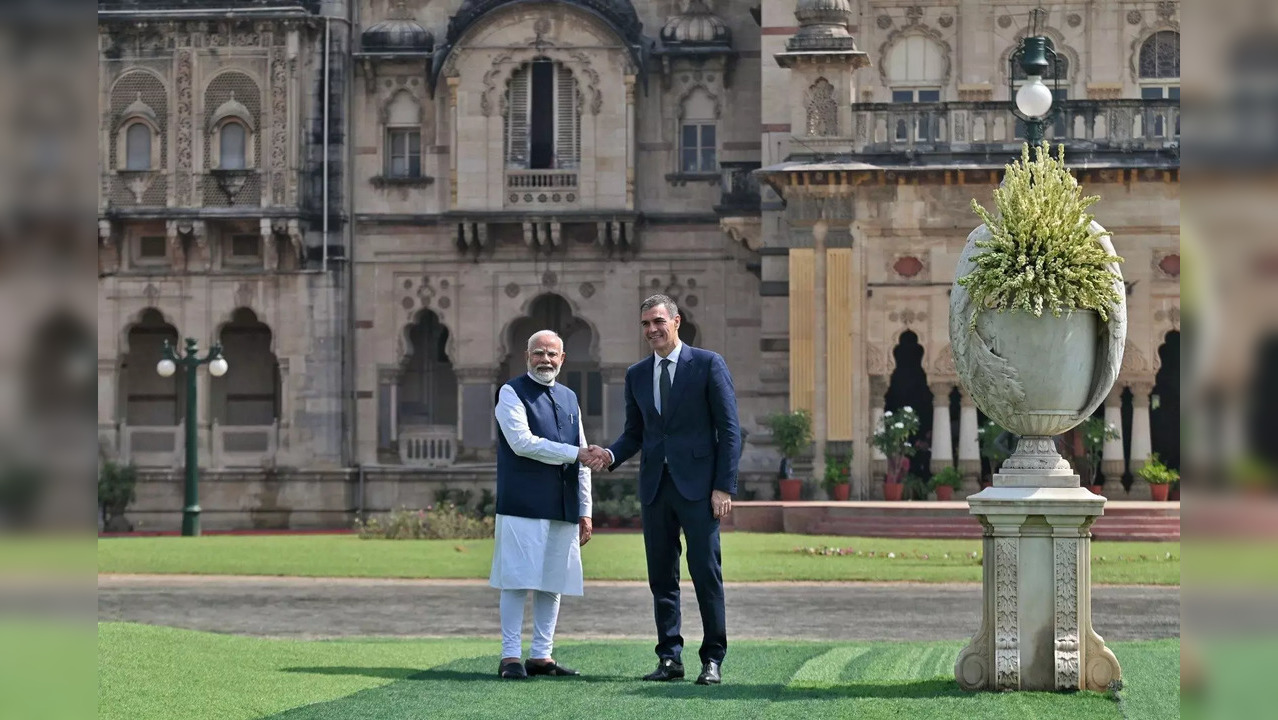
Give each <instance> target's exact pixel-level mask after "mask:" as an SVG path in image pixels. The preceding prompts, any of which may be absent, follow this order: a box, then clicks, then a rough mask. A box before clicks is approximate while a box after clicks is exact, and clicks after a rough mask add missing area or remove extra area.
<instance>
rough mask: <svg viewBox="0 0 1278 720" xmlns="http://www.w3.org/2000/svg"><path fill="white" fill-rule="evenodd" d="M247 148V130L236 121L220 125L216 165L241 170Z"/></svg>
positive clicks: (225, 168)
mask: <svg viewBox="0 0 1278 720" xmlns="http://www.w3.org/2000/svg"><path fill="white" fill-rule="evenodd" d="M247 149H248V130H247V129H245V127H244V126H243V125H241V124H240V123H238V122H228V123H226V124H224V125H222V129H221V132H219V133H218V167H219V168H221V169H222V170H243V169H244V168H245V166H246V164H245V157H246V156H247V154H248V153H247Z"/></svg>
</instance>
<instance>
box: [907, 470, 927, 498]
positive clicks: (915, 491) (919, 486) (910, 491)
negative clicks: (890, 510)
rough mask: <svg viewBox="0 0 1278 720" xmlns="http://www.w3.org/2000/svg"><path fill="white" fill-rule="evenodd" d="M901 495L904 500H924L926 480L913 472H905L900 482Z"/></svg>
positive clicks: (925, 496)
mask: <svg viewBox="0 0 1278 720" xmlns="http://www.w3.org/2000/svg"><path fill="white" fill-rule="evenodd" d="M901 486H902V497H904V499H906V500H926V499H927V490H928V482H927V481H926V480H924V479H923V478H921V477H919V476H918V475H915V474H914V473H907V474H906V475H905V481H904V482H903V483H901Z"/></svg>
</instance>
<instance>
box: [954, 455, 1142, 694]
mask: <svg viewBox="0 0 1278 720" xmlns="http://www.w3.org/2000/svg"><path fill="white" fill-rule="evenodd" d="M1026 440H1031V438H1025V439H1024V440H1023V441H1022V443H1021V446H1018V448H1017V455H1021V456H1022V458H1021V459H1022V460H1023V461H1024V462H1023V463H1022V464H1023V465H1026V466H1031V465H1037V466H1038V467H1037V468H1032V467H1016V465H1017V463H1015V462H1014V460H1015V459H1016V455H1014V456H1013V458H1009V462H1008V464H1011V465H1012V466H1013V467H1012V468H1006V466H1005V469H1008V470H1010V471H1011V472H1007V473H1000V474H997V475H995V476H994V487H990V488H986V489H985V490H982V491H981V492H980V493H977V494H976V495H972V496H971V497H969V498H968V499H967V500H968V504H969V505H970V507H971V512H972V514H973V515H976V516H977V517H978V518H979V519H980V521H981V525H982V526H984V528H985V537H984V540H983V544H984V563H983V573H984V591H983V605H984V610H983V613H982V615H981V629H980V630H979V631H978V632H977V633H976V636H975V637H974V638H973V639H972V641H971V642H970V643H968V645H967V647H966V648H964V649H963V651H962V652H961V653H959V657H958V661H957V662H956V663H955V664H954V675H955V677H956V678H957V679H958V683H959V686H960V687H962V688H963V689H964V690H1080V689H1081V690H1097V691H1103V690H1106V689H1108V688H1109V687H1110V685H1111V683H1113V682H1115V681H1118V680H1119V679H1120V678H1121V670H1120V668H1119V666H1118V660H1117V659H1116V658H1115V657H1114V654H1113V653H1112V652H1110V650H1109V648H1107V647H1105V641H1104V639H1102V638H1101V636H1099V635H1097V634H1096V632H1095V631H1094V630H1093V629H1092V593H1091V589H1092V582H1091V567H1092V563H1091V530H1090V528H1091V525H1092V523H1093V522H1094V521H1095V520H1096V518H1097V517H1099V516H1100V515H1102V514H1103V513H1104V511H1105V498H1103V497H1099V496H1097V495H1093V494H1092V493H1091V492H1090V491H1088V490H1085V489H1083V488H1081V487H1079V484H1078V476H1077V475H1074V474H1073V473H1072V472H1069V470H1068V465H1066V467H1065V468H1059V467H1052V466H1053V465H1056V463H1054V462H1044V461H1046V460H1048V459H1049V458H1048V456H1049V455H1051V454H1054V453H1053V452H1051V450H1050V448H1051V445H1050V442H1051V441H1050V439H1046V438H1044V439H1043V440H1046V441H1047V442H1046V443H1041V442H1030V443H1026V442H1025V441H1026ZM1033 440H1039V438H1033ZM1026 445H1029V446H1030V447H1025V446H1026ZM1044 445H1046V447H1044ZM1030 456H1035V457H1030ZM1058 457H1059V456H1058ZM1062 462H1063V461H1062ZM1044 466H1046V467H1044ZM1071 481H1072V482H1071Z"/></svg>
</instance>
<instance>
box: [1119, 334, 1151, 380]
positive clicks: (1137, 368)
mask: <svg viewBox="0 0 1278 720" xmlns="http://www.w3.org/2000/svg"><path fill="white" fill-rule="evenodd" d="M1148 369H1149V362H1148V361H1147V360H1146V359H1145V353H1143V352H1141V351H1140V349H1139V348H1137V347H1136V344H1135V343H1133V342H1131V341H1130V340H1129V341H1128V342H1127V347H1126V349H1125V350H1124V351H1123V363H1122V365H1121V369H1120V371H1119V374H1120V375H1122V376H1123V377H1130V376H1132V375H1141V374H1143V373H1145V371H1147V370H1148Z"/></svg>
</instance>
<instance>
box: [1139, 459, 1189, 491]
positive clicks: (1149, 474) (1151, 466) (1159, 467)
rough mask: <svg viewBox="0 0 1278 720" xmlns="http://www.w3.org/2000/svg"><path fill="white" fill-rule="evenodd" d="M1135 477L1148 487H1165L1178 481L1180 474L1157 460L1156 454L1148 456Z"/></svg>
mask: <svg viewBox="0 0 1278 720" xmlns="http://www.w3.org/2000/svg"><path fill="white" fill-rule="evenodd" d="M1136 476H1137V477H1139V478H1140V479H1141V480H1144V481H1145V482H1147V483H1149V484H1150V485H1167V484H1169V483H1173V482H1175V481H1177V480H1179V479H1180V473H1179V472H1177V471H1175V470H1173V469H1171V468H1169V467H1167V466H1166V465H1164V464H1163V462H1162V461H1161V460H1159V459H1158V453H1154V454H1152V455H1150V456H1149V459H1148V460H1146V461H1145V464H1144V465H1143V466H1142V467H1141V469H1139V470H1137V471H1136Z"/></svg>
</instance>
